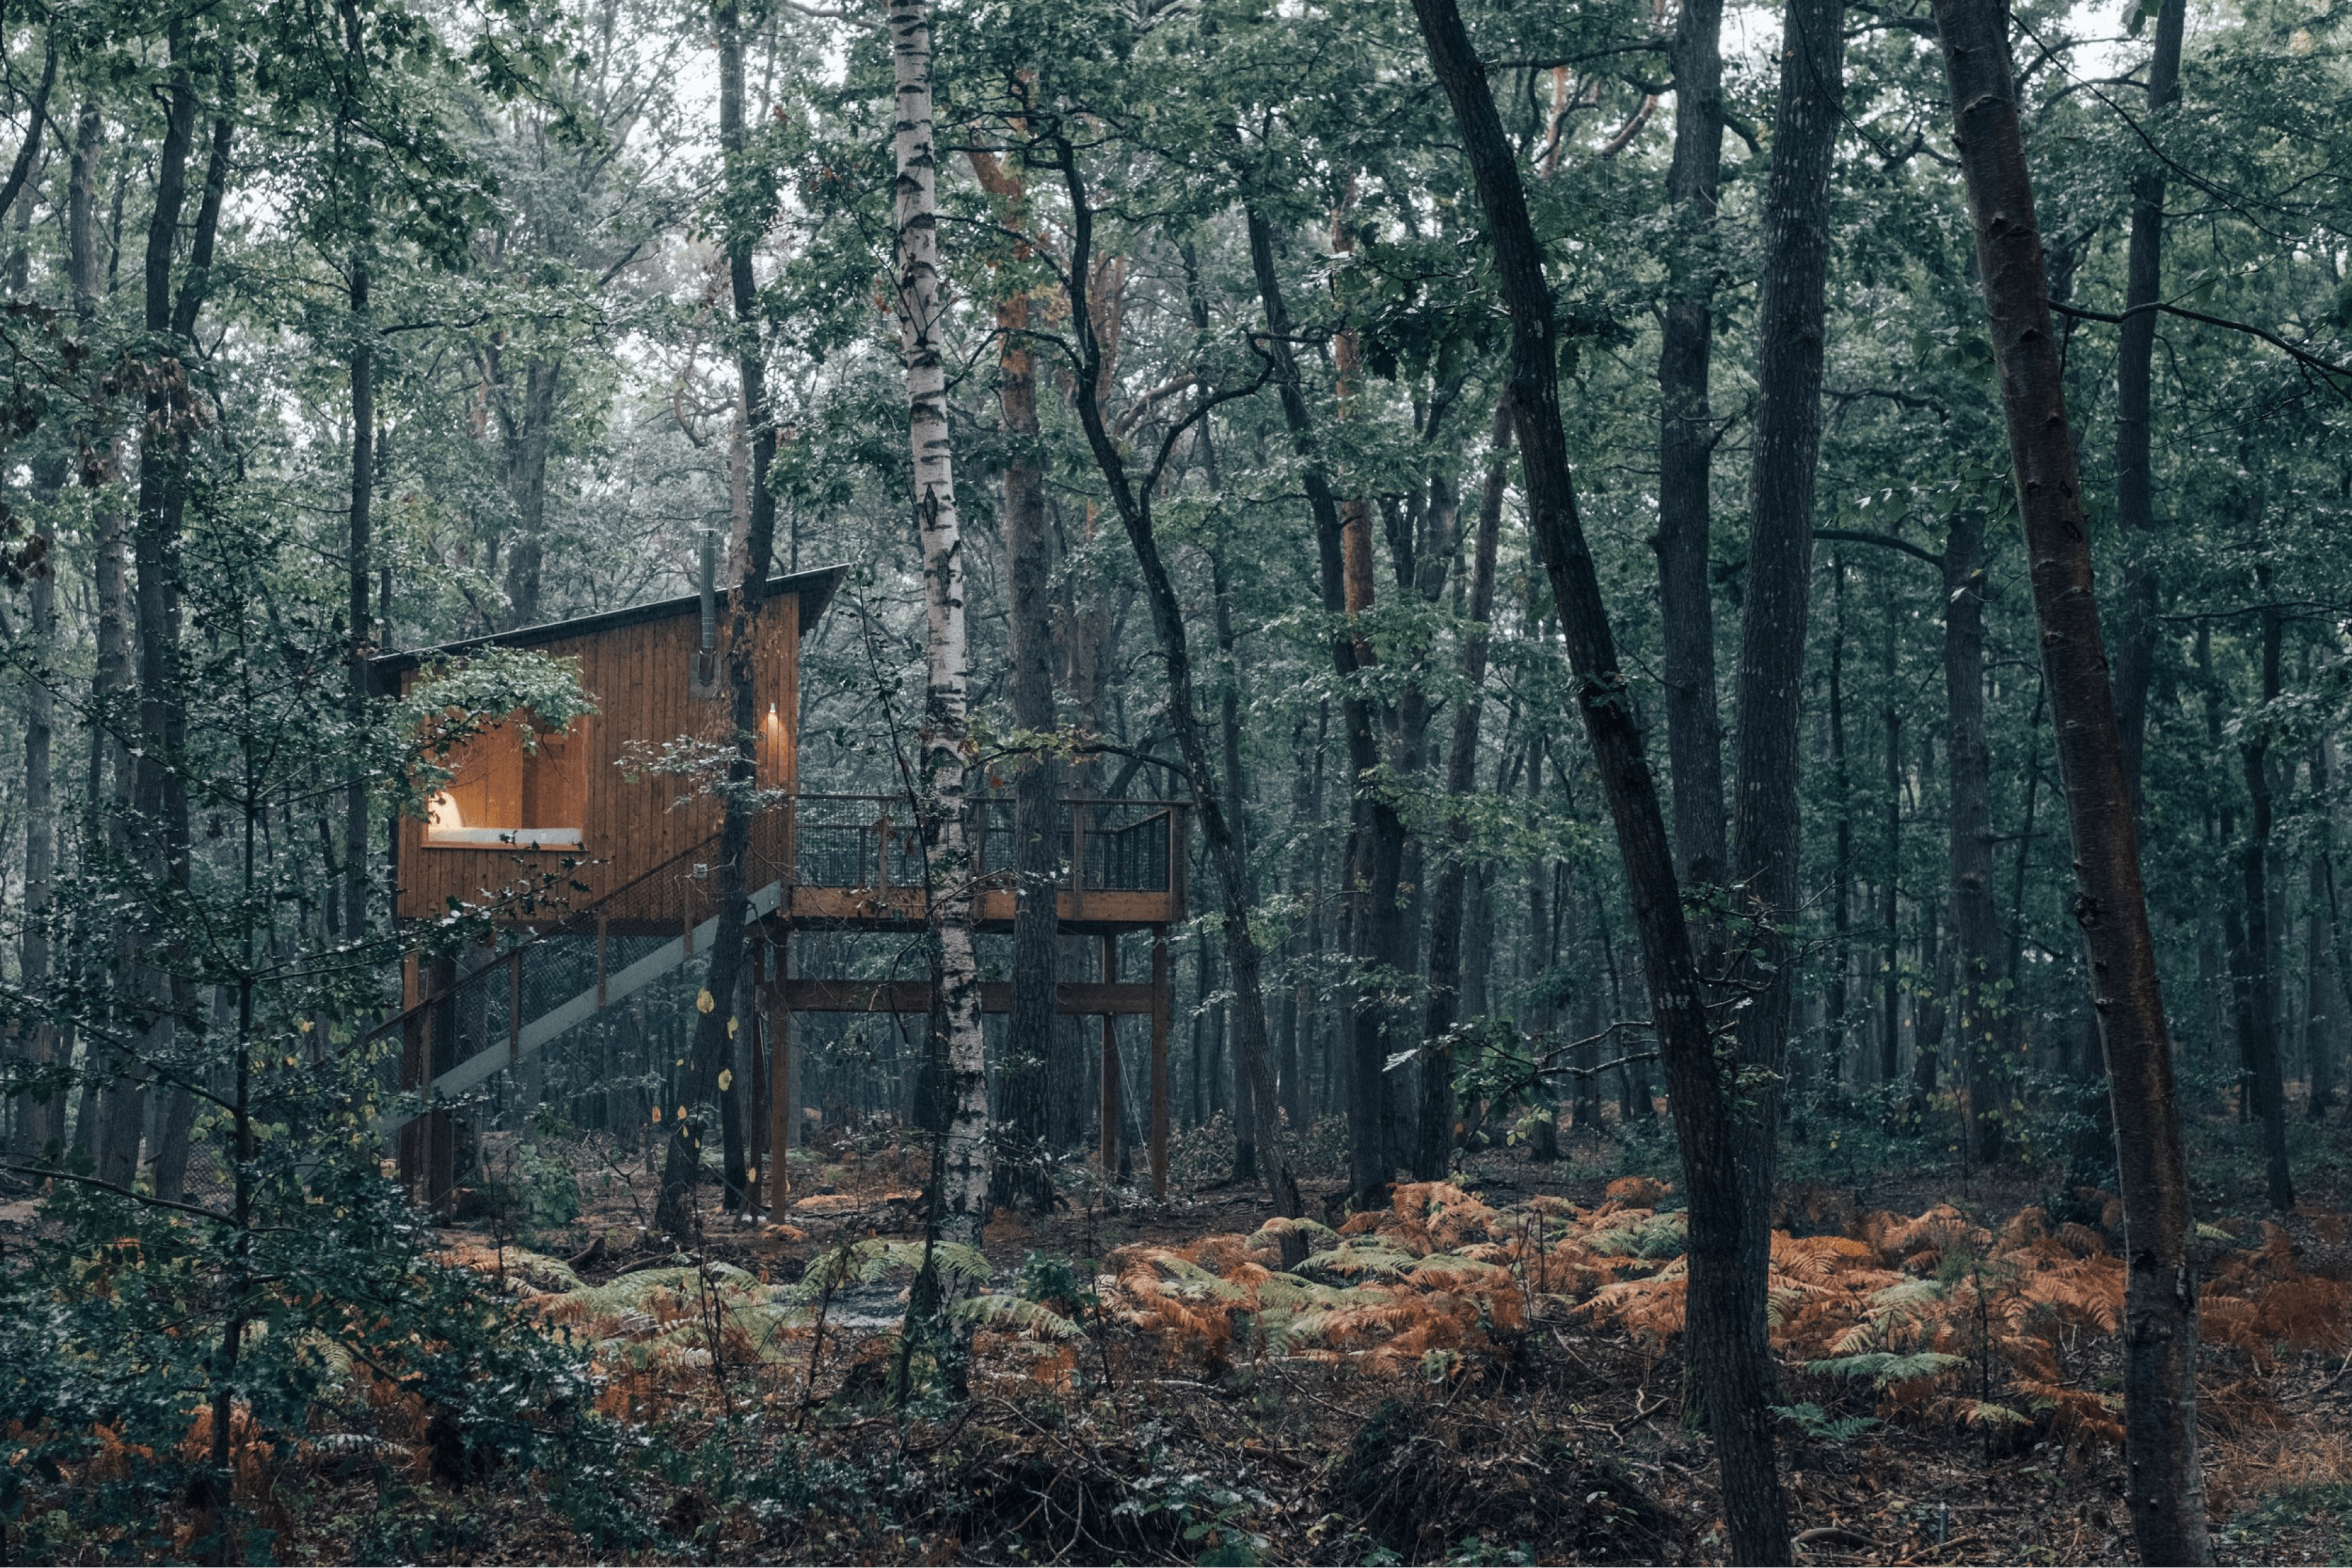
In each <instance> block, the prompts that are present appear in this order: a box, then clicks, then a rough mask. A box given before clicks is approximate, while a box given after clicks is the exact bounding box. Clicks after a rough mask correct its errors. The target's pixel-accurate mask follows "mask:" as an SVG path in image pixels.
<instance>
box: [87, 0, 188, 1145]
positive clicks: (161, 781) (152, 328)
mask: <svg viewBox="0 0 2352 1568" xmlns="http://www.w3.org/2000/svg"><path fill="white" fill-rule="evenodd" d="M184 27H185V25H184V24H182V23H177V22H175V23H174V24H173V27H172V37H171V49H172V86H171V90H170V94H169V97H168V99H167V100H166V104H167V108H166V112H165V117H164V131H163V148H162V150H161V152H160V153H159V154H158V163H157V166H156V176H155V207H154V212H153V214H152V217H151V219H150V221H149V224H148V227H147V255H146V277H145V296H146V298H145V325H146V329H147V332H148V335H149V337H150V339H151V340H152V342H154V343H155V344H156V346H157V348H158V350H159V351H161V350H162V349H163V345H165V344H167V343H169V342H170V335H169V334H170V333H171V330H172V325H173V321H172V259H173V247H174V241H175V240H176V238H177V237H178V232H179V226H180V217H181V210H182V207H183V205H184V201H185V198H186V194H187V164H188V152H189V146H190V143H191V142H193V140H194V128H195V116H196V89H195V80H194V74H193V72H192V71H191V70H190V68H189V65H188V59H187V54H188V46H187V42H186V38H185V33H184ZM185 413H186V401H185V393H184V389H183V388H179V387H176V386H174V385H172V384H168V383H166V382H164V381H163V379H162V378H158V379H157V380H156V382H155V383H154V384H152V386H151V388H150V390H149V392H148V394H147V398H146V424H145V426H144V434H143V436H142V439H141V441H140V450H139V513H138V521H137V522H136V524H135V526H134V527H133V529H132V532H131V545H132V553H133V556H134V558H135V559H136V561H137V563H138V574H137V578H136V585H135V592H134V594H133V596H132V601H131V608H132V610H133V613H134V614H135V616H136V617H137V620H138V628H139V644H138V687H139V717H138V733H139V744H138V748H137V751H136V754H135V759H134V760H133V761H132V763H131V792H130V799H129V802H128V805H129V811H128V814H127V819H126V820H125V822H124V826H123V832H122V842H123V847H124V848H125V849H126V850H127V851H128V852H129V853H130V854H131V856H132V858H134V860H135V861H136V863H137V864H138V866H139V868H140V869H141V872H142V875H143V876H145V877H147V878H148V879H151V880H152V883H153V884H154V885H155V886H156V887H157V888H158V889H161V888H163V886H165V885H166V884H167V883H168V882H171V881H173V880H175V879H178V878H180V877H184V874H185V868H186V863H185V858H184V856H175V855H174V853H173V850H174V847H175V837H176V836H175V835H174V834H173V831H172V829H171V826H170V818H171V816H173V806H174V805H178V806H179V807H180V814H181V815H182V816H184V811H185V800H184V795H183V794H182V793H181V790H180V788H179V787H178V785H179V779H178V773H177V763H178V757H177V754H176V753H177V748H176V747H175V746H174V744H173V728H174V710H175V708H176V701H177V693H176V690H175V685H176V679H177V674H178V671H177V663H178V660H177V657H176V654H177V649H176V647H175V646H174V645H175V643H176V640H177V638H176V633H177V629H178V627H177V622H178V613H177V598H178V593H177V584H176V582H175V581H174V580H173V572H174V568H175V565H176V563H177V558H178V552H177V550H176V548H175V543H176V542H175V541H173V539H172V538H171V537H170V534H171V530H172V524H173V521H174V518H173V511H174V508H173V505H172V500H173V498H172V496H171V494H170V492H171V491H172V490H173V489H174V488H175V487H174V483H173V480H174V477H175V476H174V475H173V468H174V467H175V463H174V456H175V452H174V439H173V433H174V432H175V431H176V430H177V429H178V428H179V427H180V426H181V422H182V419H183V417H184V415H185ZM116 800H117V803H118V805H121V804H122V803H123V795H122V791H121V787H120V786H119V785H118V787H117V792H116ZM118 940H119V942H120V943H121V946H120V949H119V951H120V954H121V960H122V973H123V974H124V975H125V976H126V977H127V978H129V980H130V984H131V990H132V993H133V994H134V995H135V996H136V998H137V1002H136V1006H137V1008H138V1014H137V1018H136V1035H137V1041H138V1043H137V1044H136V1046H134V1047H132V1059H131V1061H129V1062H127V1063H125V1064H124V1068H125V1070H124V1073H123V1075H122V1077H121V1079H119V1080H118V1082H117V1083H116V1084H115V1085H114V1087H113V1088H112V1089H110V1091H109V1093H108V1097H107V1106H106V1110H105V1112H104V1125H105V1131H104V1137H103V1146H102V1148H101V1150H100V1153H99V1169H98V1173H99V1175H100V1178H101V1179H102V1180H105V1181H108V1182H111V1183H114V1184H116V1185H118V1186H124V1187H127V1186H129V1185H130V1184H131V1178H132V1176H133V1175H134V1174H135V1173H136V1171H137V1168H138V1163H139V1146H140V1141H141V1133H142V1128H143V1126H144V1124H145V1112H146V1092H145V1088H144V1081H145V1079H147V1078H148V1077H149V1076H151V1075H152V1071H153V1069H154V1068H155V1067H156V1065H157V1064H159V1063H161V1062H162V1061H163V1059H164V1058H166V1057H167V1056H168V1055H169V1054H170V1053H171V1051H172V1049H173V1044H174V1041H175V1039H176V1034H177V1032H176V1029H175V1028H174V1021H173V1016H172V976H171V973H170V971H169V970H168V969H167V968H166V967H165V966H164V965H163V963H160V962H158V961H159V960H160V959H161V958H162V957H163V954H164V953H165V952H169V951H170V949H171V948H172V946H173V932H172V931H169V930H168V929H163V928H161V927H157V928H153V929H143V930H142V929H138V928H137V924H136V922H126V924H125V925H124V926H123V928H122V930H121V935H120V937H119V939H118Z"/></svg>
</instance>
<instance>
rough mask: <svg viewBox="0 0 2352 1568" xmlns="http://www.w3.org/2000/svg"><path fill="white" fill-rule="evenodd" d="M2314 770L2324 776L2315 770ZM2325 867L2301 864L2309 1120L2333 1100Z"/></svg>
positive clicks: (2318, 862) (2316, 860)
mask: <svg viewBox="0 0 2352 1568" xmlns="http://www.w3.org/2000/svg"><path fill="white" fill-rule="evenodd" d="M2313 772H2314V773H2315V774H2318V775H2319V776H2320V777H2322V778H2324V777H2325V774H2324V773H2320V770H2319V769H2317V768H2315V769H2314V770H2313ZM2326 900H2327V875H2326V861H2325V860H2324V859H2323V858H2321V857H2320V856H2319V855H2317V854H2314V855H2313V856H2312V857H2311V861H2310V864H2309V865H2307V866H2305V868H2304V890H2303V1062H2304V1072H2305V1082H2306V1084H2307V1085H2308V1089H2307V1091H2306V1093H2305V1097H2304V1113H2305V1115H2306V1116H2308V1117H2309V1118H2310V1119H2311V1120H2312V1121H2322V1120H2324V1119H2325V1118H2326V1115H2327V1108H2328V1106H2329V1105H2330V1104H2331V1103H2332V1102H2333V1101H2334V1100H2335V1098H2336V1087H2335V1072H2336V1004H2335V1001H2334V997H2335V994H2336V988H2335V987H2334V985H2332V984H2330V983H2329V980H2328V975H2327V971H2328V965H2329V962H2330V961H2329V957H2328V952H2329V948H2330V945H2331V943H2330V942H2329V939H2328V933H2327V902H2326Z"/></svg>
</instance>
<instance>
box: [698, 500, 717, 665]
mask: <svg viewBox="0 0 2352 1568" xmlns="http://www.w3.org/2000/svg"><path fill="white" fill-rule="evenodd" d="M718 647H719V531H718V530H717V529H712V528H706V529H704V530H703V531H702V651H703V652H705V653H710V652H713V651H715V650H716V649H717V648H718Z"/></svg>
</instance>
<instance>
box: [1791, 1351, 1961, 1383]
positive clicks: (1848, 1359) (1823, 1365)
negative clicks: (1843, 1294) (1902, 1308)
mask: <svg viewBox="0 0 2352 1568" xmlns="http://www.w3.org/2000/svg"><path fill="white" fill-rule="evenodd" d="M1967 1364H1968V1358H1967V1357H1966V1356H1957V1355H1948V1354H1946V1353H1945V1352H1942V1351H1865V1352H1862V1353H1861V1354H1859V1355H1843V1356H1831V1357H1830V1358H1828V1359H1827V1360H1825V1361H1811V1362H1807V1363H1805V1370H1806V1371H1807V1372H1810V1373H1815V1374H1816V1375H1818V1376H1822V1377H1850V1378H1853V1379H1855V1380H1857V1381H1860V1380H1863V1379H1867V1380H1868V1381H1869V1382H1870V1383H1871V1384H1873V1385H1874V1386H1875V1387H1878V1388H1886V1387H1889V1386H1891V1385H1893V1384H1897V1383H1907V1382H1909V1381H1910V1380H1911V1379H1913V1378H1915V1377H1940V1376H1942V1375H1943V1374H1944V1373H1948V1372H1949V1371H1951V1370H1952V1369H1953V1368H1955V1367H1959V1366H1966V1365H1967Z"/></svg>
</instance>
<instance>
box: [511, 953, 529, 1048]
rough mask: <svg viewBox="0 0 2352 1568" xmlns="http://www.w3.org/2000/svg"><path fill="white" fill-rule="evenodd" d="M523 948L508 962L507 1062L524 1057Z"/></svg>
mask: <svg viewBox="0 0 2352 1568" xmlns="http://www.w3.org/2000/svg"><path fill="white" fill-rule="evenodd" d="M523 952H525V950H524V949H522V948H520V947H519V948H516V949H515V950H514V956H513V957H511V958H509V959H508V960H507V1060H509V1062H511V1061H515V1060H517V1059H518V1058H520V1057H521V1055H522V955H523Z"/></svg>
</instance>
